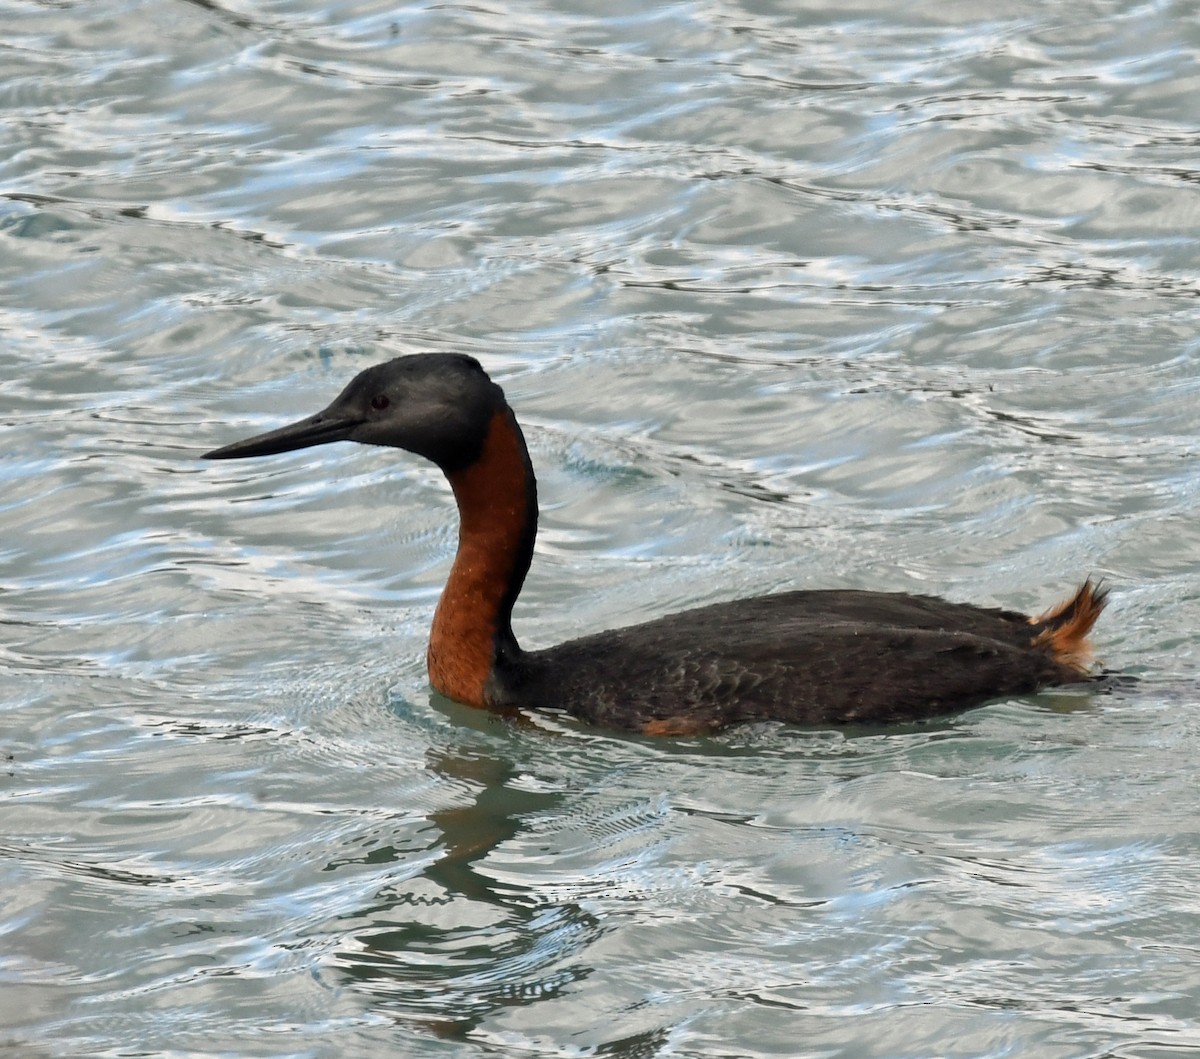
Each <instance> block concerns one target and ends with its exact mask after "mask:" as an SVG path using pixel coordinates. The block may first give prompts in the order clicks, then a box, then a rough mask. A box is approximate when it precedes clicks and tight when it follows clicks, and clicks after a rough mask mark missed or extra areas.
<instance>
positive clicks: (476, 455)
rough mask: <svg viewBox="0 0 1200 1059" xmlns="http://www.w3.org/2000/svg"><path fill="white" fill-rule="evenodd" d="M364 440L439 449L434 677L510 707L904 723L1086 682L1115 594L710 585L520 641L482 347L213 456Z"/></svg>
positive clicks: (529, 536) (628, 726)
mask: <svg viewBox="0 0 1200 1059" xmlns="http://www.w3.org/2000/svg"><path fill="white" fill-rule="evenodd" d="M336 441H354V442H359V443H362V444H367V445H383V446H388V447H391V448H398V449H404V450H406V451H408V452H411V453H414V454H415V455H417V456H421V457H423V458H425V459H426V460H430V461H432V462H433V463H434V464H436V465H437V466H438V467H439V468H440V469H441V471H442V472H443V474H444V475H445V477H446V478H447V479H448V481H449V483H450V487H451V490H452V491H453V494H454V499H455V502H456V504H457V507H458V516H459V535H458V548H457V552H456V554H455V557H454V561H453V564H452V565H451V568H450V572H449V575H448V577H447V580H446V585H445V588H444V590H443V591H442V595H441V598H440V599H439V601H438V604H437V608H436V610H435V613H434V617H433V624H432V628H431V630H430V637H429V646H428V650H427V654H426V664H427V668H428V673H429V682H430V684H431V686H432V687H433V688H434V690H436V691H437V692H440V693H441V694H442V695H444V696H446V697H448V698H450V699H453V700H456V701H457V702H460V703H463V704H465V705H468V706H474V707H479V708H482V709H486V710H490V711H493V712H495V713H497V714H501V715H518V714H527V711H533V712H534V713H536V712H537V711H548V712H552V713H558V714H560V715H561V714H564V713H565V714H567V715H570V716H571V717H574V718H575V719H577V720H578V721H580V722H582V723H584V724H587V725H594V726H598V727H601V728H607V729H623V730H628V731H633V732H640V733H642V734H644V735H647V736H703V735H707V734H710V733H713V732H716V731H718V730H720V729H723V728H726V727H728V726H731V725H737V724H743V723H747V722H764V721H777V722H783V723H786V724H794V725H805V726H817V727H845V726H863V725H865V726H874V725H886V724H892V723H900V722H913V721H920V720H925V719H929V718H933V717H938V716H943V715H947V714H951V713H957V712H961V711H963V710H966V709H969V708H971V707H974V706H979V705H982V704H984V703H987V702H988V701H991V700H996V699H1000V698H1004V697H1008V696H1016V695H1025V694H1031V693H1034V692H1036V691H1038V690H1040V689H1042V688H1045V687H1048V686H1053V685H1062V684H1073V683H1079V682H1083V681H1088V680H1093V679H1095V676H1094V674H1093V671H1092V662H1091V657H1092V648H1091V645H1090V643H1089V642H1088V638H1087V637H1088V634H1089V632H1090V631H1091V629H1092V626H1093V625H1094V623H1095V622H1096V619H1097V618H1098V617H1099V616H1100V613H1101V611H1102V610H1103V609H1104V606H1105V602H1106V599H1107V595H1108V590H1107V588H1106V587H1105V586H1104V585H1103V583H1102V582H1093V580H1092V578H1090V577H1089V578H1087V579H1086V580H1085V581H1084V582H1083V583H1082V585H1080V587H1079V588H1078V589H1077V590H1076V592H1075V593H1074V594H1073V595H1072V596H1071V597H1070V598H1068V599H1066V600H1065V601H1064V602H1062V603H1060V604H1058V605H1057V606H1055V607H1053V608H1051V609H1050V610H1048V611H1046V612H1045V613H1044V614H1042V615H1040V616H1038V617H1029V616H1027V615H1025V614H1021V613H1018V612H1015V611H1009V610H1003V609H998V608H991V607H980V606H975V605H972V604H968V603H954V602H950V601H948V600H945V599H941V598H938V597H934V596H925V595H912V594H908V593H903V592H887V591H873V590H865V589H831V588H826V589H802V590H793V591H784V592H778V593H773V594H768V595H762V596H757V597H751V598H746V599H735V600H732V601H728V602H720V603H713V604H710V605H707V606H701V607H697V608H695V609H691V610H685V611H681V612H677V613H673V614H668V615H666V616H664V617H660V618H656V619H653V620H651V621H647V622H644V623H641V624H637V625H630V626H625V627H620V628H614V629H608V630H606V631H603V632H598V633H594V634H591V635H585V636H582V637H579V638H578V639H573V640H568V641H566V642H564V643H560V644H557V645H556V646H551V647H546V648H542V649H536V650H526V649H525V648H523V647H521V645H520V644H519V643H518V641H517V638H516V636H515V635H514V633H513V628H512V613H513V607H514V605H515V604H516V601H517V597H518V595H519V594H520V591H521V586H522V584H523V583H524V581H525V576H526V574H527V572H528V570H529V567H530V563H531V561H532V558H533V552H534V540H535V537H536V533H537V521H538V496H537V480H536V478H535V476H534V471H533V465H532V462H531V460H530V456H529V450H528V448H527V446H526V444H525V438H524V435H523V434H522V432H521V428H520V426H519V425H518V423H517V419H516V416H515V414H514V412H513V410H512V408H511V407H510V405H509V403H508V401H507V400H506V398H505V395H504V391H503V390H502V389H501V387H500V386H499V385H498V384H497V383H496V382H494V381H493V380H492V379H491V378H490V376H489V375H488V374H487V373H486V372H485V371H484V369H483V367H482V366H481V365H480V363H479V362H478V361H477V360H476V359H475V358H473V357H471V356H468V355H466V354H461V353H414V354H409V355H406V356H401V357H397V358H395V359H393V360H389V361H387V362H385V363H381V364H376V365H374V366H372V367H369V368H367V369H365V370H364V371H361V372H360V373H359V374H358V375H356V376H355V377H354V378H353V379H352V380H351V381H350V383H349V384H348V385H347V386H346V387H345V389H344V390H342V392H341V393H340V394H339V395H338V396H337V397H336V398H335V399H334V401H333V402H332V403H331V404H330V405H329V406H328V407H327V408H325V409H324V410H323V411H320V412H318V413H316V414H315V415H312V416H309V417H308V418H306V419H301V420H299V421H298V422H294V423H291V424H289V425H287V426H283V427H280V428H278V429H276V430H271V431H268V432H267V433H264V434H258V435H255V436H254V437H250V438H247V439H245V440H243V441H237V442H234V443H232V444H229V445H225V446H223V447H221V448H217V449H214V450H212V451H211V452H207V453H205V454H204V457H203V458H205V459H210V460H229V459H243V458H249V457H260V456H270V455H274V454H276V453H283V452H291V451H293V450H297V449H303V448H308V447H310V446H313V445H325V444H329V443H332V442H336Z"/></svg>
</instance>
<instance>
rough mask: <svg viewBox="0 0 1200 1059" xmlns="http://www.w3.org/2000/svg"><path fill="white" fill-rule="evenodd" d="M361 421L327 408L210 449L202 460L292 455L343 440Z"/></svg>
mask: <svg viewBox="0 0 1200 1059" xmlns="http://www.w3.org/2000/svg"><path fill="white" fill-rule="evenodd" d="M361 422H362V420H360V419H357V418H350V417H348V416H346V415H345V413H339V412H336V411H332V410H331V409H329V408H327V409H325V411H324V412H318V413H317V414H316V415H315V416H309V417H308V418H307V419H301V420H300V421H299V422H298V423H289V424H288V425H287V426H286V427H280V428H279V429H278V430H268V431H267V432H266V433H265V434H256V435H255V436H254V437H252V438H246V440H245V441H235V442H234V443H233V444H232V445H224V446H222V447H221V448H219V449H213V450H212V452H206V453H205V454H204V455H203V456H202V457H201V459H205V460H240V459H245V458H246V457H249V456H274V455H275V454H276V453H277V452H292V451H293V450H295V449H307V448H310V447H312V446H313V445H324V444H326V443H327V442H330V441H345V440H346V439H347V438H348V437H349V436H350V432H351V431H352V430H353V429H354V428H355V427H357V426H359V425H360V423H361Z"/></svg>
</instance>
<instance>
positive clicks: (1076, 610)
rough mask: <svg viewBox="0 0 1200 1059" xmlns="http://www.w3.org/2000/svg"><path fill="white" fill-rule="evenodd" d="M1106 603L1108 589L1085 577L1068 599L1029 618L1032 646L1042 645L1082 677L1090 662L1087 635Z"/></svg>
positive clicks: (1089, 645)
mask: <svg viewBox="0 0 1200 1059" xmlns="http://www.w3.org/2000/svg"><path fill="white" fill-rule="evenodd" d="M1107 602H1108V589H1107V588H1105V587H1104V583H1103V582H1102V581H1097V582H1096V583H1095V584H1093V583H1092V579H1091V578H1090V577H1089V578H1088V579H1087V580H1086V581H1085V582H1084V583H1083V584H1082V585H1081V586H1080V587H1079V591H1078V592H1076V593H1075V595H1074V596H1072V597H1071V598H1070V599H1068V600H1066V601H1065V602H1063V603H1060V604H1059V605H1058V606H1057V607H1052V608H1051V609H1050V610H1048V611H1046V613H1045V614H1043V615H1042V616H1041V617H1040V618H1032V619H1030V620H1031V622H1032V624H1033V627H1034V628H1035V629H1037V635H1036V636H1034V638H1033V646H1034V647H1040V648H1043V649H1044V650H1046V651H1047V652H1048V653H1049V654H1050V656H1051V657H1052V658H1053V659H1054V660H1055V661H1056V662H1058V663H1060V664H1061V665H1064V666H1066V667H1067V668H1068V669H1073V670H1075V671H1076V672H1077V673H1079V674H1080V676H1086V675H1087V674H1088V670H1089V666H1090V664H1091V661H1092V645H1091V644H1090V643H1088V640H1087V635H1088V633H1089V632H1091V631H1092V626H1093V625H1095V624H1096V619H1097V618H1098V617H1100V613H1101V611H1103V610H1104V605H1105V603H1107Z"/></svg>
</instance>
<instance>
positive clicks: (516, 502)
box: [427, 405, 538, 707]
mask: <svg viewBox="0 0 1200 1059" xmlns="http://www.w3.org/2000/svg"><path fill="white" fill-rule="evenodd" d="M446 477H447V478H448V479H449V481H450V487H451V488H452V489H453V490H454V499H455V501H456V503H457V504H458V517H459V530H458V552H457V553H456V555H455V557H454V565H453V566H452V567H451V569H450V576H449V577H448V578H447V580H446V587H445V589H444V590H443V592H442V597H441V599H440V600H439V601H438V606H437V612H436V613H435V614H434V618H433V629H432V631H431V633H430V637H429V652H428V655H427V663H428V668H429V681H430V683H431V684H432V685H433V686H434V688H436V689H437V690H438V691H440V692H441V693H442V694H443V695H446V696H448V697H449V698H452V699H454V700H456V701H458V702H462V703H465V704H466V705H468V706H478V707H487V706H494V705H497V704H498V703H497V701H496V698H497V682H496V680H494V679H493V677H494V675H495V670H496V667H497V664H498V663H501V664H502V663H504V662H511V661H514V660H516V659H518V658H519V657H520V655H521V649H520V647H519V646H518V645H517V641H516V638H515V637H514V636H513V632H512V609H513V604H514V603H515V602H516V600H517V595H518V594H519V593H520V591H521V585H522V584H524V582H525V575H526V574H527V573H528V572H529V563H530V561H531V560H532V558H533V542H534V538H535V536H536V534H537V516H538V512H537V482H536V480H535V478H534V474H533V466H532V464H531V463H530V460H529V450H528V449H527V448H526V447H525V438H524V436H523V435H522V434H521V428H520V427H519V426H518V425H517V421H516V418H515V417H514V415H513V413H512V409H510V408H509V407H508V406H507V405H503V406H502V407H501V408H499V409H497V410H496V412H495V413H494V414H493V416H492V419H491V422H490V424H489V425H488V430H487V434H486V436H485V437H484V441H483V446H482V448H481V450H480V453H479V456H478V458H477V459H475V460H474V461H473V462H472V463H471V464H470V465H469V466H467V467H465V468H462V469H461V470H456V471H452V472H448V473H447V475H446Z"/></svg>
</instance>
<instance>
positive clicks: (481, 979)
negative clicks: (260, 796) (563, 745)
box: [336, 748, 637, 1054]
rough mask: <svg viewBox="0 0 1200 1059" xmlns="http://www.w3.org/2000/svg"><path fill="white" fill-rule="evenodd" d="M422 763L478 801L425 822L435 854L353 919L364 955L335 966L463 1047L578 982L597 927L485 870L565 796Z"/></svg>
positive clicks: (488, 771)
mask: <svg viewBox="0 0 1200 1059" xmlns="http://www.w3.org/2000/svg"><path fill="white" fill-rule="evenodd" d="M429 758H430V760H429V768H430V769H431V770H432V771H433V772H434V773H436V774H437V775H438V776H439V777H441V778H443V779H446V780H449V781H451V782H452V783H453V785H454V786H455V787H456V788H460V789H461V788H464V787H470V788H473V789H475V796H474V801H473V802H472V803H471V804H470V805H467V806H456V807H453V808H449V809H443V810H439V811H437V812H434V813H432V814H431V815H430V822H431V823H432V824H433V825H434V827H435V828H436V829H437V832H438V837H437V839H436V842H437V845H438V846H439V848H440V851H441V855H440V856H439V857H438V859H437V860H436V861H434V862H433V863H431V864H429V865H428V866H427V867H426V868H425V869H424V871H423V873H422V875H421V876H420V877H419V878H414V879H409V880H406V881H405V882H404V883H402V884H397V885H395V886H394V887H389V888H387V889H386V890H384V891H382V892H380V893H379V894H378V900H377V903H376V904H375V905H374V906H372V907H370V908H366V909H363V910H361V911H360V912H358V913H357V916H356V918H361V919H362V920H364V921H365V925H364V926H362V927H356V928H355V930H354V931H353V936H354V937H356V938H357V941H358V944H359V946H360V948H359V949H357V950H356V951H343V952H341V953H340V954H339V956H338V958H337V961H336V963H337V966H338V967H339V968H340V969H341V970H342V971H344V972H345V973H346V974H347V975H348V976H349V977H350V978H352V979H354V980H355V981H357V982H360V983H364V984H367V985H368V988H369V989H370V991H371V992H372V993H373V994H375V996H376V997H378V999H379V1001H380V1003H382V1004H383V1005H384V1006H385V1007H386V1009H387V1010H389V1011H391V1012H393V1013H395V1015H396V1016H397V1018H398V1019H400V1020H403V1021H406V1022H416V1023H417V1024H418V1025H419V1026H421V1027H423V1028H424V1029H426V1030H427V1031H428V1032H431V1033H434V1034H436V1035H438V1036H440V1037H445V1038H452V1039H462V1038H465V1037H466V1036H467V1035H468V1034H470V1033H471V1031H472V1030H474V1029H475V1028H476V1027H477V1026H478V1025H479V1024H480V1023H481V1022H482V1021H483V1020H484V1019H485V1018H486V1017H487V1016H488V1015H489V1014H491V1013H492V1012H493V1011H494V1010H496V1009H497V1008H500V1007H504V1006H511V1005H521V1004H528V1003H531V1002H534V1001H537V1000H540V999H543V998H546V997H550V996H554V995H557V994H558V993H559V992H560V991H561V990H562V989H563V988H564V987H566V986H568V985H569V984H570V983H572V982H574V981H577V980H579V979H580V978H582V977H584V976H585V975H586V974H587V973H588V967H587V966H586V965H585V964H583V963H582V962H581V961H580V959H579V954H580V953H581V952H582V951H583V949H584V948H585V947H586V946H587V945H589V944H590V943H591V942H592V941H594V940H595V939H596V938H597V937H598V936H599V933H600V929H601V928H600V926H599V924H598V922H597V921H596V919H595V918H594V917H593V916H591V915H589V914H588V913H587V912H585V911H584V910H583V909H582V908H580V907H579V906H578V905H577V904H575V903H565V904H558V903H556V904H546V903H544V902H543V901H542V900H541V899H540V898H539V896H538V894H537V891H536V889H535V887H533V886H529V887H525V886H517V885H514V884H513V883H512V882H511V881H506V882H503V883H501V882H498V881H496V880H494V879H492V878H490V877H489V876H488V874H487V872H486V871H485V870H484V869H483V864H484V862H485V861H486V859H487V856H488V854H489V853H490V852H491V851H492V850H493V849H495V848H497V847H498V846H499V845H500V844H501V843H503V842H507V841H509V840H510V839H512V838H513V837H514V836H516V835H517V834H518V832H519V831H520V830H521V828H522V827H523V822H524V819H525V818H526V817H527V816H528V815H529V814H531V813H538V812H543V811H546V810H548V809H551V808H555V807H557V806H559V805H560V804H561V802H562V795H561V794H559V793H557V792H555V793H543V792H534V791H528V790H520V789H516V788H514V786H513V785H512V784H511V782H510V781H511V780H512V778H513V775H514V771H513V769H512V767H511V765H509V764H508V763H507V762H504V761H500V760H496V759H493V758H488V757H477V756H474V755H472V754H469V753H456V752H454V751H453V750H451V749H449V748H447V749H439V750H436V751H431V753H430V755H429ZM376 852H382V853H383V854H384V855H385V856H390V855H394V851H376ZM371 855H372V854H368V857H370V856H371ZM621 1054H637V1053H636V1052H626V1051H624V1050H623V1051H622V1053H621Z"/></svg>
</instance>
